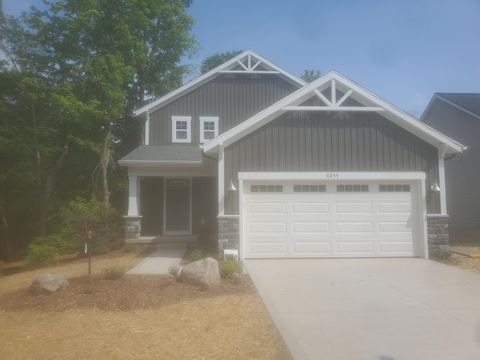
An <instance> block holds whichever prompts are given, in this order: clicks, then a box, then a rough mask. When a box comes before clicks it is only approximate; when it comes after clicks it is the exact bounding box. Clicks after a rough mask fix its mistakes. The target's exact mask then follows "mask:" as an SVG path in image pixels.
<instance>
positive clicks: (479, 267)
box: [438, 244, 480, 271]
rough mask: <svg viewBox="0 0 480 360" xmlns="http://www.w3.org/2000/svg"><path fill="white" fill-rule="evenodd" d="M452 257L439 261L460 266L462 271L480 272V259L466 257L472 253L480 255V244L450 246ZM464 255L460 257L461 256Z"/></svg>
mask: <svg viewBox="0 0 480 360" xmlns="http://www.w3.org/2000/svg"><path fill="white" fill-rule="evenodd" d="M450 250H451V255H450V256H449V257H448V258H445V259H439V260H438V261H440V262H442V263H444V264H448V265H454V266H458V267H460V268H462V269H467V270H474V271H480V258H471V257H468V256H465V255H469V254H472V253H480V244H475V245H453V246H450ZM459 253H460V254H464V255H460V254H459Z"/></svg>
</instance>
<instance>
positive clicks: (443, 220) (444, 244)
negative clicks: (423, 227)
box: [427, 215, 450, 257]
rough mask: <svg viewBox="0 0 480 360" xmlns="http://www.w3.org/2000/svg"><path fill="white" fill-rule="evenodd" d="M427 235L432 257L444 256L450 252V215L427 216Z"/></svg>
mask: <svg viewBox="0 0 480 360" xmlns="http://www.w3.org/2000/svg"><path fill="white" fill-rule="evenodd" d="M427 233H428V252H429V255H430V257H436V256H442V255H443V254H444V253H445V252H446V251H448V249H449V244H450V240H449V235H448V215H437V216H435V215H433V216H432V215H429V216H427Z"/></svg>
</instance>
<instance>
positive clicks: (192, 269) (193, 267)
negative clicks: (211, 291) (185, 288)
mask: <svg viewBox="0 0 480 360" xmlns="http://www.w3.org/2000/svg"><path fill="white" fill-rule="evenodd" d="M177 278H178V280H179V281H181V282H185V283H188V284H193V285H199V286H202V287H212V286H215V285H218V284H220V270H219V269H218V262H217V260H215V259H212V258H209V257H208V258H205V259H201V260H197V261H194V262H191V263H190V264H187V265H185V266H184V267H182V268H181V269H180V272H179V273H178V277H177Z"/></svg>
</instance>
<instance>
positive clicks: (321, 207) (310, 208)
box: [292, 202, 330, 214]
mask: <svg viewBox="0 0 480 360" xmlns="http://www.w3.org/2000/svg"><path fill="white" fill-rule="evenodd" d="M329 211H330V204H329V203H325V202H302V203H299V202H295V203H293V205H292V213H294V214H305V213H306V214H309V213H320V214H326V213H328V212H329Z"/></svg>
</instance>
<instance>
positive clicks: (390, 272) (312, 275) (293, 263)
mask: <svg viewBox="0 0 480 360" xmlns="http://www.w3.org/2000/svg"><path fill="white" fill-rule="evenodd" d="M245 265H246V268H247V270H248V272H249V274H250V276H251V277H252V279H253V282H254V283H255V286H256V287H257V289H258V291H259V293H260V295H261V297H262V299H263V301H264V302H265V304H266V306H267V308H268V310H269V312H270V314H271V316H272V318H273V320H274V322H275V324H276V325H277V328H278V329H279V331H280V333H281V334H282V336H283V338H284V340H285V342H286V344H287V346H288V348H289V349H290V351H291V352H292V354H293V356H294V358H295V359H301V360H304V359H305V360H306V359H335V360H342V359H345V360H347V359H348V360H350V359H356V360H357V359H358V360H363V359H365V360H404V359H405V360H406V359H408V360H417V359H418V360H426V359H435V360H451V359H459V360H460V359H461V360H478V359H480V273H475V272H472V271H467V270H462V269H459V268H456V267H453V266H448V265H444V264H440V263H437V262H434V261H431V260H425V259H315V260H308V259H305V260H248V261H246V262H245Z"/></svg>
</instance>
